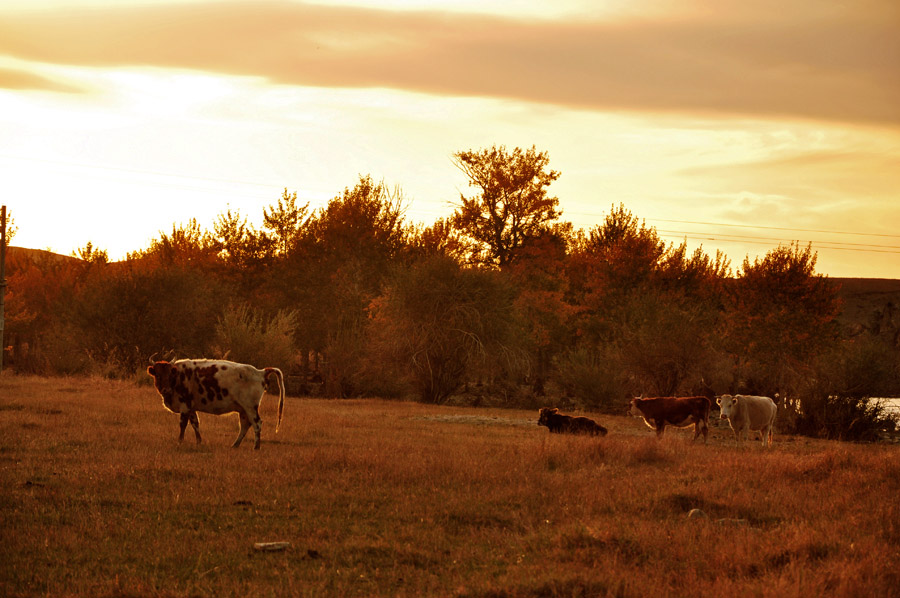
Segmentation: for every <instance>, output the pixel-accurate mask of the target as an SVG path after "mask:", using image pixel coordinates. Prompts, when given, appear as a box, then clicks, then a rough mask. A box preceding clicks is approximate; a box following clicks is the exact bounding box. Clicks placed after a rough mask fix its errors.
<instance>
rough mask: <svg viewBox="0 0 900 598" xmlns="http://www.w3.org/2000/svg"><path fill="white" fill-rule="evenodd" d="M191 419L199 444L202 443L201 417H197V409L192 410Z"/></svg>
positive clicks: (182, 431) (182, 432) (182, 433)
mask: <svg viewBox="0 0 900 598" xmlns="http://www.w3.org/2000/svg"><path fill="white" fill-rule="evenodd" d="M189 421H190V422H191V427H193V428H194V435H195V436H196V437H197V444H200V442H202V441H201V440H200V418H199V417H197V412H196V411H191V413H190V420H189ZM181 435H182V436H184V429H183V428H182V430H181Z"/></svg>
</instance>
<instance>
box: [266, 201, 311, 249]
mask: <svg viewBox="0 0 900 598" xmlns="http://www.w3.org/2000/svg"><path fill="white" fill-rule="evenodd" d="M308 211H309V202H307V203H306V204H304V205H302V206H298V205H297V192H296V191H294V192H293V193H288V190H287V188H285V190H284V192H283V193H282V194H281V197H280V198H279V199H278V203H277V204H276V205H274V206H269V208H263V228H265V229H266V230H269V231H271V234H272V237H273V241H274V243H275V247H276V249H275V253H276V255H279V256H282V257H284V256H286V255H287V254H288V252H290V250H291V247H292V245H293V244H294V241H295V240H296V238H297V236H298V235H299V234H300V231H301V229H302V228H303V227H304V226H306V224H307V223H308V222H309V215H308Z"/></svg>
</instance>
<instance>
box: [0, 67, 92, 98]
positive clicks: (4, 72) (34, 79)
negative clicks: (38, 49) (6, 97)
mask: <svg viewBox="0 0 900 598" xmlns="http://www.w3.org/2000/svg"><path fill="white" fill-rule="evenodd" d="M0 88H2V89H16V90H40V91H56V92H65V93H80V92H82V91H83V90H81V89H79V88H76V87H72V86H71V85H67V84H65V83H62V82H60V81H57V80H54V79H52V78H48V77H44V76H42V75H39V74H37V73H33V72H30V71H27V70H20V69H12V68H3V67H0Z"/></svg>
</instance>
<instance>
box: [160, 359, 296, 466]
mask: <svg viewBox="0 0 900 598" xmlns="http://www.w3.org/2000/svg"><path fill="white" fill-rule="evenodd" d="M147 373H149V374H150V375H151V376H153V382H154V384H155V385H156V390H157V391H158V392H159V394H160V396H162V399H163V405H164V406H165V407H166V409H168V410H169V411H171V412H172V413H178V414H180V415H181V422H180V424H181V434H180V435H179V436H178V441H179V442H182V441H183V440H184V430H185V428H186V427H187V423H188V422H191V426H193V428H194V434H195V435H196V436H197V444H200V420H199V419H198V418H197V413H198V412H199V413H212V414H213V415H223V414H225V413H237V414H238V416H239V417H240V419H241V429H240V432H239V433H238V437H237V439H236V440H235V441H234V444H232V445H231V446H234V447H238V446H240V444H241V441H242V440H244V436H245V435H246V434H247V430H249V429H250V426H253V431H254V433H256V444H255V445H254V446H253V448H255V449H258V448H259V432H260V422H261V420H260V418H259V403H260V401H261V400H262V397H263V394H264V393H265V392H266V391H267V390H269V379H270V378H271V377H273V376H274V378H275V381H276V383H277V386H278V421H277V422H276V424H275V432H278V427H279V426H280V425H281V416H282V413H283V411H284V375H283V374H282V373H281V370H279V369H278V368H265V369H262V370H258V369H256V368H255V367H253V366H252V365H247V364H244V363H235V362H233V361H224V360H213V359H179V360H178V361H174V362H171V363H170V362H168V361H157V362H155V363H153V365H151V366H150V367H149V368H147Z"/></svg>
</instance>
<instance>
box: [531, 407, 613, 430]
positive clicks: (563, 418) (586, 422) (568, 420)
mask: <svg viewBox="0 0 900 598" xmlns="http://www.w3.org/2000/svg"><path fill="white" fill-rule="evenodd" d="M538 425H539V426H547V428H548V429H549V430H550V432H551V433H554V434H563V433H567V434H589V435H591V436H598V435H599V436H606V428H604V427H603V426H601V425H600V424H598V423H597V422H595V421H594V420H592V419H590V418H587V417H573V416H571V415H563V414H562V413H560V412H559V409H557V408H555V407H554V408H552V409H551V408H550V407H543V408H541V410H540V411H538Z"/></svg>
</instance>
